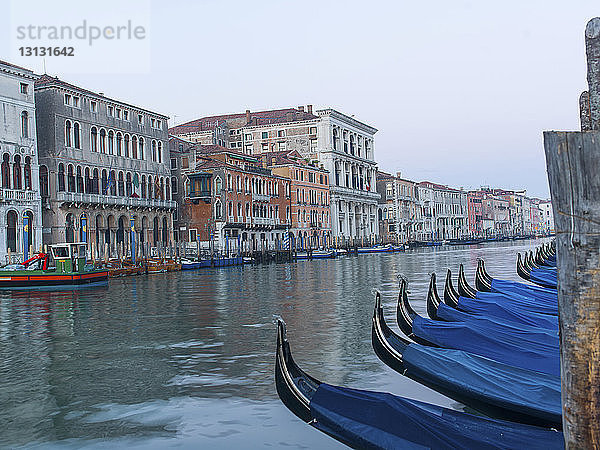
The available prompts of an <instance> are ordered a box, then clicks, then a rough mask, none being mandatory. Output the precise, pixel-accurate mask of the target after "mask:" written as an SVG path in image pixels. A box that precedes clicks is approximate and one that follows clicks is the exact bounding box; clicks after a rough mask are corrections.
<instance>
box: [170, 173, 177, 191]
mask: <svg viewBox="0 0 600 450" xmlns="http://www.w3.org/2000/svg"><path fill="white" fill-rule="evenodd" d="M171 193H172V194H173V195H175V194H177V178H176V177H173V178H171Z"/></svg>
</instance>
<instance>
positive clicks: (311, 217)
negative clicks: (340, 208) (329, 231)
mask: <svg viewBox="0 0 600 450" xmlns="http://www.w3.org/2000/svg"><path fill="white" fill-rule="evenodd" d="M328 223H329V212H328V211H320V212H318V211H314V210H312V211H308V214H307V211H306V210H300V209H299V210H298V226H299V227H302V226H303V225H304V226H312V227H327V225H328Z"/></svg>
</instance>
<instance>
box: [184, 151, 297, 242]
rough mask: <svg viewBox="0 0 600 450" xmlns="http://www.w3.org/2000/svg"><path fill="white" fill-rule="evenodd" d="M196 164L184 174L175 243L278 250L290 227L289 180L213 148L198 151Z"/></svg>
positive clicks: (236, 154) (250, 158)
mask: <svg viewBox="0 0 600 450" xmlns="http://www.w3.org/2000/svg"><path fill="white" fill-rule="evenodd" d="M196 159H197V160H196V162H195V164H194V166H193V167H190V168H189V169H188V170H187V171H184V180H185V181H184V186H185V187H184V189H185V194H184V195H185V198H184V201H183V204H182V206H181V214H180V217H179V223H180V230H181V231H180V239H181V240H182V241H185V242H187V243H189V244H191V245H196V244H197V245H199V246H201V247H204V248H209V249H210V250H211V251H216V250H219V251H226V252H232V251H233V252H238V251H259V250H267V249H281V248H283V242H284V240H285V238H286V236H287V235H288V233H289V229H290V225H291V210H290V200H291V191H290V181H289V179H288V178H285V177H282V176H279V175H276V174H274V173H273V172H272V170H271V169H268V168H265V167H263V165H262V164H261V160H260V158H257V157H254V156H251V155H247V154H244V153H242V152H237V151H234V150H231V149H227V148H225V147H220V146H216V145H210V146H201V147H200V149H199V153H197V155H196ZM184 229H185V230H186V231H187V233H184V232H183V230H184Z"/></svg>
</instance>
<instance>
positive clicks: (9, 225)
mask: <svg viewBox="0 0 600 450" xmlns="http://www.w3.org/2000/svg"><path fill="white" fill-rule="evenodd" d="M25 218H27V219H28V221H29V230H30V232H29V233H27V244H28V246H29V248H30V250H29V251H30V252H32V251H33V249H34V248H35V246H36V245H37V244H36V242H35V240H34V239H35V233H34V232H33V229H34V228H33V213H32V212H31V211H25V212H24V213H23V221H22V222H21V223H19V222H20V221H19V214H18V213H17V212H16V211H15V210H12V209H11V210H9V211H8V212H7V213H6V251H9V250H10V251H11V252H13V253H18V252H21V251H24V249H23V245H22V243H21V242H20V241H21V240H23V237H21V235H20V233H19V230H22V229H23V226H22V223H24V219H25Z"/></svg>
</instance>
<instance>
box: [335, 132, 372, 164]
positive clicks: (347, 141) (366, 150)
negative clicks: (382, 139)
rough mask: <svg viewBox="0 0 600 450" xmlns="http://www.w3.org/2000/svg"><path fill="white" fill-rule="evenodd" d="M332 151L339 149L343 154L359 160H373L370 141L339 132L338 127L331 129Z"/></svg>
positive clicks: (355, 135)
mask: <svg viewBox="0 0 600 450" xmlns="http://www.w3.org/2000/svg"><path fill="white" fill-rule="evenodd" d="M340 134H341V136H340ZM340 139H341V140H342V146H340ZM333 149H334V150H340V149H341V150H343V151H344V153H348V154H350V155H355V156H358V157H361V158H367V159H372V158H373V155H372V142H371V140H370V139H368V138H363V137H362V136H361V135H357V134H355V133H351V132H349V131H348V130H342V131H340V129H339V128H338V127H334V128H333Z"/></svg>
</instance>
